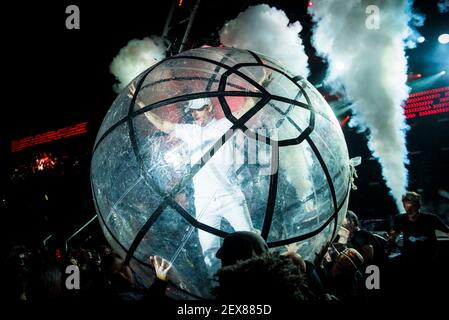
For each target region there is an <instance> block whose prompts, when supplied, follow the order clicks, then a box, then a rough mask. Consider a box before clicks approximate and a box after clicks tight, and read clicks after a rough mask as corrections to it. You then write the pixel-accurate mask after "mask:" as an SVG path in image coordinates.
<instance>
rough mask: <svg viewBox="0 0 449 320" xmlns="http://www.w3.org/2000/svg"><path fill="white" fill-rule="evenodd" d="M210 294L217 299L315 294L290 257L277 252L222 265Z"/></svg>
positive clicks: (293, 297)
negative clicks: (216, 282) (216, 284)
mask: <svg viewBox="0 0 449 320" xmlns="http://www.w3.org/2000/svg"><path fill="white" fill-rule="evenodd" d="M217 279H218V284H219V285H218V286H217V287H215V288H214V289H213V290H212V293H213V294H214V295H215V296H216V298H217V299H218V300H219V301H254V302H258V303H261V302H269V301H302V300H314V299H316V296H315V295H314V294H313V293H312V292H311V291H310V289H309V287H308V285H307V279H306V276H305V274H304V273H303V272H302V271H301V270H300V268H298V267H297V266H296V265H295V264H294V263H293V262H292V260H291V259H290V257H286V256H280V255H278V254H277V253H266V254H262V255H259V256H253V257H252V258H250V259H247V260H239V261H238V262H237V263H235V264H232V265H228V266H226V267H223V268H221V269H220V270H219V271H218V272H217Z"/></svg>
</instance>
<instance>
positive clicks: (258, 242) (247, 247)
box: [216, 231, 268, 267]
mask: <svg viewBox="0 0 449 320" xmlns="http://www.w3.org/2000/svg"><path fill="white" fill-rule="evenodd" d="M266 252H268V245H267V243H266V242H265V240H264V239H263V238H262V237H261V236H260V235H258V234H257V233H254V232H250V231H237V232H234V233H231V234H229V235H227V236H226V237H225V238H224V240H223V244H222V246H221V248H220V249H218V251H217V254H216V257H217V258H218V259H220V260H221V265H222V266H223V267H225V266H229V265H232V264H235V263H236V262H237V261H240V260H247V259H250V258H252V257H255V256H259V255H261V254H263V253H266Z"/></svg>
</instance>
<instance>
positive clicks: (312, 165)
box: [91, 48, 351, 299]
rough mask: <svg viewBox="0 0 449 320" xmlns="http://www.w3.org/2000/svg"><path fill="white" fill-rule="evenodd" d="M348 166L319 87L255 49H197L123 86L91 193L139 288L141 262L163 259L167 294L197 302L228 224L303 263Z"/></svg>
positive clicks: (329, 226)
mask: <svg viewBox="0 0 449 320" xmlns="http://www.w3.org/2000/svg"><path fill="white" fill-rule="evenodd" d="M350 174H351V170H350V164H349V158H348V151H347V147H346V144H345V140H344V136H343V134H342V131H341V129H340V125H339V123H338V121H337V119H336V117H335V115H334V114H333V112H332V110H331V108H330V107H329V105H328V104H327V103H326V101H325V100H324V99H323V97H322V96H321V95H320V93H319V92H318V91H317V90H316V89H315V88H314V87H313V86H312V85H311V84H310V83H309V82H308V81H307V80H305V79H303V78H301V77H299V76H295V75H294V74H292V73H291V72H289V71H288V70H286V69H285V68H284V67H282V66H281V65H280V64H279V63H278V62H276V61H274V60H273V59H271V58H268V57H266V56H263V55H260V54H257V53H254V52H250V51H245V50H237V49H231V48H201V49H194V50H190V51H186V52H183V53H181V54H178V55H176V56H173V57H170V58H168V59H165V60H163V61H161V62H160V63H158V64H157V65H154V66H153V67H151V68H150V69H148V70H146V71H145V72H143V73H142V74H141V75H139V76H138V77H137V78H136V79H135V80H134V81H133V84H130V85H129V86H128V87H127V88H125V89H124V90H123V91H122V92H121V93H120V94H119V96H118V97H117V99H116V100H115V101H114V103H113V105H112V107H111V108H110V110H109V111H108V113H107V115H106V117H105V119H104V121H103V124H102V125H101V128H100V131H99V133H98V136H97V139H96V142H95V147H94V150H93V157H92V163H91V183H92V192H93V196H94V200H95V204H96V209H97V212H98V217H99V220H100V223H101V227H102V229H103V232H104V234H105V236H106V238H107V239H108V241H109V242H110V244H111V246H112V247H113V249H115V250H116V251H117V252H118V253H119V254H121V255H123V256H124V257H126V260H127V261H128V262H129V263H130V266H131V268H132V269H133V270H134V271H135V272H136V275H137V276H138V278H139V279H140V280H141V281H142V282H143V283H144V284H145V285H150V284H151V283H152V281H153V279H154V270H153V268H152V266H151V264H149V262H148V257H149V256H153V255H157V256H160V257H163V258H164V259H166V260H168V261H170V262H171V263H172V264H173V267H172V269H171V270H170V273H169V289H168V294H169V295H170V296H172V297H175V298H182V299H188V298H207V297H210V289H211V287H213V286H214V285H215V283H214V281H213V280H212V279H213V274H214V273H215V272H216V271H217V269H218V268H219V266H220V261H219V260H218V259H217V258H216V257H215V253H216V251H217V249H218V248H219V246H220V244H221V242H222V240H223V238H224V237H225V236H226V235H227V234H228V233H231V232H233V231H238V230H250V231H254V232H259V233H260V234H261V235H262V237H263V238H264V239H266V241H267V243H268V245H269V247H270V248H272V250H278V251H285V246H286V245H288V244H293V243H296V244H297V246H298V252H299V253H300V254H301V255H302V256H303V257H305V258H308V259H313V258H314V254H315V252H318V251H319V250H320V249H321V247H322V246H323V245H324V244H325V243H326V242H327V241H329V240H330V239H331V238H332V237H334V236H335V234H336V230H337V227H338V225H339V224H341V220H342V219H343V217H344V214H345V213H346V209H347V203H348V194H349V185H350Z"/></svg>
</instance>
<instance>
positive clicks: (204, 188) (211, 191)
mask: <svg viewBox="0 0 449 320" xmlns="http://www.w3.org/2000/svg"><path fill="white" fill-rule="evenodd" d="M231 126H232V123H231V122H230V121H229V120H228V119H226V118H222V119H219V120H216V119H215V118H214V119H212V120H211V121H210V122H209V123H208V124H207V125H205V126H204V127H202V126H200V125H197V124H175V129H174V136H175V137H176V138H178V139H181V140H183V141H184V142H185V143H186V144H187V146H188V149H189V154H190V163H191V165H192V166H193V165H195V164H197V163H199V161H200V159H201V157H202V156H203V155H205V154H206V152H207V151H208V150H209V149H210V148H211V147H212V146H213V145H214V144H215V143H216V142H217V141H219V140H220V139H221V137H222V136H223V135H224V134H225V133H226V132H227V131H228V130H229V128H231ZM239 132H240V131H239ZM216 150H218V151H216V152H215V154H214V155H213V156H212V158H211V159H209V160H208V161H207V162H206V164H205V165H204V166H203V167H202V168H201V169H200V170H199V171H198V172H197V173H196V174H195V176H194V177H193V186H194V189H195V191H194V192H195V197H213V196H221V195H229V194H235V195H236V196H242V195H243V194H242V191H241V190H240V187H239V185H238V182H237V179H236V169H238V168H236V163H237V162H238V161H236V159H238V158H237V157H241V155H240V154H239V152H240V151H239V149H238V148H236V141H235V134H234V135H233V136H232V138H229V139H228V141H226V143H225V144H224V145H223V146H220V148H218V147H217V148H216Z"/></svg>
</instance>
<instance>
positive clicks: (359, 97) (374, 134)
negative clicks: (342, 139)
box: [309, 0, 412, 209]
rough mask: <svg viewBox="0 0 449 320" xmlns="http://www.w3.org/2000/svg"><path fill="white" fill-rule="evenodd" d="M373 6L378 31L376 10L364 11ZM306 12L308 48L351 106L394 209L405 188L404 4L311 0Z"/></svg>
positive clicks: (403, 0)
mask: <svg viewBox="0 0 449 320" xmlns="http://www.w3.org/2000/svg"><path fill="white" fill-rule="evenodd" d="M373 3H374V4H375V5H376V6H375V7H376V8H377V9H378V13H379V15H378V17H379V19H378V25H377V26H378V28H376V21H375V20H370V19H373V18H375V17H374V16H373V12H375V11H376V8H374V9H373V7H372V6H371V7H369V8H368V6H369V5H371V4H373ZM309 10H310V13H311V15H312V17H313V19H314V21H315V22H316V27H315V30H314V35H313V39H312V41H313V45H314V46H315V48H316V49H317V51H318V53H319V54H320V55H321V56H323V57H326V58H327V59H328V62H329V70H328V75H327V79H326V81H327V82H328V84H330V85H331V86H332V88H334V89H335V90H344V93H345V94H346V97H347V98H348V99H349V100H351V101H353V102H355V103H354V104H353V111H354V117H353V119H352V121H351V123H352V124H353V125H357V126H358V128H359V129H360V131H364V132H367V134H368V138H369V142H368V147H369V148H370V150H371V151H372V153H373V155H374V156H375V157H376V158H378V160H379V162H380V164H381V166H382V175H383V177H384V180H385V182H386V184H387V186H388V188H389V189H390V193H391V195H392V196H393V198H394V199H395V201H396V204H397V206H398V209H400V208H401V207H402V203H401V195H402V194H403V193H404V192H405V190H406V187H407V184H408V173H407V169H406V168H405V164H407V163H408V156H407V148H406V143H405V132H406V130H407V129H408V127H407V125H406V123H405V117H404V114H403V109H402V107H401V105H402V102H403V101H404V100H405V99H406V98H407V97H408V92H409V88H408V87H407V85H406V81H407V59H406V56H405V52H404V40H405V39H407V37H408V36H409V35H410V33H411V29H410V28H409V26H408V24H409V21H410V19H411V16H412V15H411V12H410V3H408V2H407V1H406V0H395V1H369V2H368V1H364V0H351V1H338V0H325V1H324V0H316V1H314V6H313V7H312V8H311V9H309ZM373 10H374V11H373Z"/></svg>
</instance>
